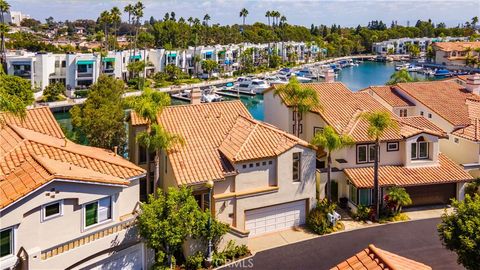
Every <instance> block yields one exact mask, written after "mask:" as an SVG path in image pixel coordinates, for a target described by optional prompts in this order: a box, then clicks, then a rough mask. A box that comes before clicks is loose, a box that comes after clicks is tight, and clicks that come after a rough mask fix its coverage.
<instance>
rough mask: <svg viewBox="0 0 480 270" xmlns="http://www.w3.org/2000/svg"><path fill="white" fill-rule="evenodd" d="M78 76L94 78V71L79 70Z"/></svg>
mask: <svg viewBox="0 0 480 270" xmlns="http://www.w3.org/2000/svg"><path fill="white" fill-rule="evenodd" d="M77 76H78V78H92V77H93V72H91V71H90V72H78V73H77Z"/></svg>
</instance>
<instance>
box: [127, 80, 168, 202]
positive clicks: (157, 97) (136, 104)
mask: <svg viewBox="0 0 480 270" xmlns="http://www.w3.org/2000/svg"><path fill="white" fill-rule="evenodd" d="M130 105H131V107H132V109H133V110H134V111H135V112H136V113H137V114H138V116H140V117H142V118H143V119H146V120H147V131H146V132H147V133H150V132H151V130H152V125H153V124H154V123H156V122H157V115H158V114H159V113H161V112H162V110H163V108H164V107H165V106H168V105H170V96H169V95H168V94H166V93H163V92H157V91H154V90H152V89H150V88H145V89H144V90H143V92H142V94H141V95H140V96H139V97H137V98H135V99H134V100H133V102H132V103H131V104H130ZM139 138H140V137H137V142H138V143H139V145H141V146H143V147H145V149H147V151H151V149H152V145H153V144H152V143H151V142H150V141H149V140H144V138H140V139H139ZM150 169H151V168H150V155H149V154H147V177H146V182H147V194H150V193H151V191H150Z"/></svg>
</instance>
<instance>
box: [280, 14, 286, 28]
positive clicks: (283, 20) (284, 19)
mask: <svg viewBox="0 0 480 270" xmlns="http://www.w3.org/2000/svg"><path fill="white" fill-rule="evenodd" d="M286 22H287V17H285V16H282V17H280V24H281V25H282V26H283V25H285V23H286Z"/></svg>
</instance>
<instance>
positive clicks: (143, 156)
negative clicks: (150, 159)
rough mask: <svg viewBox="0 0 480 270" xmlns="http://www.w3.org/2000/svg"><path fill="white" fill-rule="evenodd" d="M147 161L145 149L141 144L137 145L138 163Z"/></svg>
mask: <svg viewBox="0 0 480 270" xmlns="http://www.w3.org/2000/svg"><path fill="white" fill-rule="evenodd" d="M146 162H147V149H145V147H143V146H139V147H138V163H139V164H145V163H146Z"/></svg>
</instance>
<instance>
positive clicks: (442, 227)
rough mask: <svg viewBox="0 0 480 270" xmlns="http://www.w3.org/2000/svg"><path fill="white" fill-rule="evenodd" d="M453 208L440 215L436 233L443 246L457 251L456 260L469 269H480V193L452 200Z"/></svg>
mask: <svg viewBox="0 0 480 270" xmlns="http://www.w3.org/2000/svg"><path fill="white" fill-rule="evenodd" d="M452 206H453V208H454V209H455V210H454V211H453V212H452V213H451V214H448V213H445V214H443V216H442V223H440V224H439V225H438V233H439V235H440V239H441V240H442V242H443V244H444V245H445V247H446V248H447V249H449V250H452V251H454V252H455V253H457V256H458V258H457V261H458V263H460V264H462V265H463V266H464V267H465V268H467V269H469V270H478V269H480V264H479V263H478V262H480V230H479V228H480V195H478V194H475V196H474V197H470V195H465V200H464V201H457V200H454V201H453V202H452Z"/></svg>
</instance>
